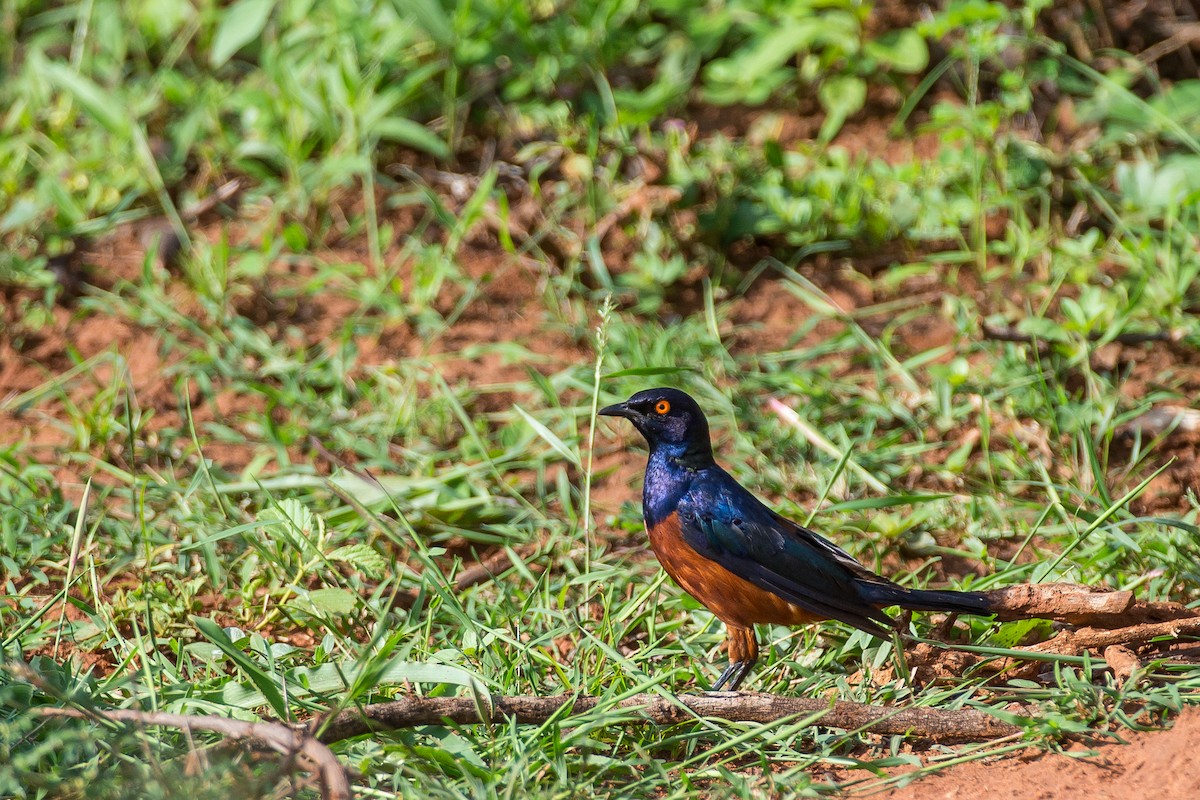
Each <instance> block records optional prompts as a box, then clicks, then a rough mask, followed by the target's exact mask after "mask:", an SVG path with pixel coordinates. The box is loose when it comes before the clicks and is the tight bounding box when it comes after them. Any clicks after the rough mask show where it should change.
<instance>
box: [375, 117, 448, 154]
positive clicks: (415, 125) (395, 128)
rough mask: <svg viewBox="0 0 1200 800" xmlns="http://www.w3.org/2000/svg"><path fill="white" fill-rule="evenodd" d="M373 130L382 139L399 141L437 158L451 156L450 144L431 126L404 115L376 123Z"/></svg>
mask: <svg viewBox="0 0 1200 800" xmlns="http://www.w3.org/2000/svg"><path fill="white" fill-rule="evenodd" d="M371 131H372V132H373V133H374V134H375V135H376V136H378V137H379V138H380V139H381V140H383V141H386V142H398V143H399V144H404V145H408V146H409V147H412V148H413V149H416V150H421V151H423V152H426V153H429V154H430V155H431V156H435V157H436V158H449V157H450V155H451V153H450V146H449V145H448V144H446V142H445V140H443V139H442V138H441V137H440V136H438V135H437V134H436V133H434V132H433V131H431V130H429V128H427V127H425V126H424V125H422V124H421V123H419V122H414V121H413V120H411V119H405V118H404V117H388V118H386V119H381V120H380V121H379V122H377V123H375V125H374V127H373V128H372V129H371Z"/></svg>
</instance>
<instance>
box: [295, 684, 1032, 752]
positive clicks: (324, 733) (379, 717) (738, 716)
mask: <svg viewBox="0 0 1200 800" xmlns="http://www.w3.org/2000/svg"><path fill="white" fill-rule="evenodd" d="M599 703H600V700H599V698H596V697H574V696H571V695H558V696H556V697H534V696H529V695H522V696H510V697H502V696H499V695H494V696H492V697H491V698H490V700H489V701H488V705H489V707H488V708H484V709H482V710H481V709H480V706H479V705H477V703H476V700H475V698H473V697H407V698H405V699H403V700H396V701H393V702H390V703H375V704H373V705H368V706H365V707H363V708H360V709H350V710H346V711H342V712H341V713H339V714H337V715H336V716H335V717H333V718H332V719H331V720H329V721H328V722H327V723H325V724H324V725H323V726H321V727H320V728H319V729H318V731H317V738H319V739H320V740H321V741H322V742H326V743H329V742H337V741H341V740H342V739H348V738H350V737H352V736H361V735H363V734H366V733H371V732H373V731H380V730H390V729H394V728H411V727H413V726H416V725H443V724H446V723H447V722H453V723H457V724H459V725H475V724H480V723H486V722H493V721H509V722H517V723H519V724H524V725H539V724H542V723H544V722H546V721H547V720H549V719H551V718H552V717H556V716H560V715H562V716H568V715H576V714H584V713H586V712H588V711H591V710H592V709H594V708H596V707H597V706H598V705H599ZM614 707H615V708H620V709H625V710H627V711H630V712H636V716H635V720H636V721H640V722H643V723H654V724H658V725H675V724H679V723H682V722H687V721H689V720H693V719H696V718H698V717H710V718H715V719H724V720H729V721H730V722H776V721H778V720H783V719H788V718H798V717H803V716H810V715H814V714H820V715H821V717H820V719H819V721H817V722H816V723H814V724H818V725H822V726H827V727H830V728H842V729H844V730H862V731H865V732H868V733H877V734H883V735H904V734H911V735H914V736H919V737H921V738H925V739H932V740H934V741H940V742H975V741H986V740H989V739H997V738H1000V737H1003V736H1011V735H1014V734H1018V733H1020V732H1021V729H1020V728H1018V727H1017V726H1015V725H1011V724H1009V723H1007V722H1002V721H1001V720H999V719H996V718H995V717H993V716H990V715H989V714H986V713H984V712H982V711H975V710H970V709H961V710H945V709H937V708H888V707H885V706H875V705H865V704H863V703H852V702H849V701H845V700H841V701H835V702H831V701H829V700H822V699H816V698H807V697H783V696H780V695H773V694H758V693H753V692H740V693H734V692H729V693H725V692H715V693H711V694H698V695H680V696H677V697H661V696H659V695H651V694H637V695H633V696H632V697H627V698H625V699H624V700H621V701H620V702H618V703H615V704H614ZM564 711H565V712H566V713H565V714H564V713H563V712H564ZM622 721H628V718H622ZM314 727H315V726H314Z"/></svg>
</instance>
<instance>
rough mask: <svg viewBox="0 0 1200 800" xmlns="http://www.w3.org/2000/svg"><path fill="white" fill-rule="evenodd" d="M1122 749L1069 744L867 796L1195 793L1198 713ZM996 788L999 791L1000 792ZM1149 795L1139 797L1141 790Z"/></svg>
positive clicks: (1043, 797) (1069, 798)
mask: <svg viewBox="0 0 1200 800" xmlns="http://www.w3.org/2000/svg"><path fill="white" fill-rule="evenodd" d="M1128 742H1129V743H1128V744H1118V743H1113V744H1104V745H1100V746H1098V747H1095V748H1088V747H1085V746H1083V745H1075V746H1074V747H1072V748H1071V749H1070V750H1069V751H1068V752H1069V753H1070V755H1061V754H1057V753H1049V754H1045V755H1037V754H1033V755H1031V756H1018V757H1009V758H1003V759H1000V760H997V761H992V762H988V761H975V762H972V763H969V764H964V765H962V766H959V767H955V768H953V769H951V770H949V771H947V772H944V773H941V774H936V775H933V776H931V777H928V778H925V779H923V780H919V781H916V782H914V783H911V784H909V785H908V786H905V787H904V788H902V789H896V790H894V791H891V792H888V793H887V794H880V795H875V797H879V798H884V799H885V800H978V798H983V797H1004V798H1010V799H1011V800H1074V799H1075V798H1080V797H1086V798H1088V800H1128V799H1129V798H1137V797H1139V796H1141V797H1152V798H1153V800H1191V799H1192V798H1194V797H1196V796H1197V795H1198V793H1200V709H1194V708H1189V709H1187V710H1185V711H1184V712H1183V713H1182V714H1180V715H1179V718H1178V719H1177V720H1176V721H1175V726H1174V727H1173V728H1171V730H1169V731H1160V732H1154V733H1139V734H1132V735H1129V736H1128ZM999 787H1003V790H1000V789H999ZM1147 791H1149V794H1147V795H1142V794H1140V793H1141V792H1147Z"/></svg>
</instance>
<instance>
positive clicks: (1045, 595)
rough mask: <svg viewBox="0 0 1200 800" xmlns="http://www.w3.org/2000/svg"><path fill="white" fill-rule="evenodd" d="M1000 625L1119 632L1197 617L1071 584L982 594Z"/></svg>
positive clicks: (1171, 606) (1181, 608) (1179, 607)
mask: <svg viewBox="0 0 1200 800" xmlns="http://www.w3.org/2000/svg"><path fill="white" fill-rule="evenodd" d="M984 594H985V595H987V598H988V600H989V601H990V602H991V604H992V610H993V611H994V612H995V614H996V618H997V619H999V620H1002V621H1009V620H1015V619H1028V618H1030V617H1038V618H1041V619H1053V620H1058V621H1059V622H1066V623H1068V624H1071V625H1088V626H1092V627H1099V628H1123V627H1126V626H1129V625H1136V624H1140V623H1148V622H1164V621H1167V620H1172V619H1187V618H1194V617H1196V616H1197V612H1196V610H1195V609H1191V608H1188V607H1187V606H1185V605H1183V604H1181V603H1148V602H1145V601H1142V600H1138V599H1137V598H1136V597H1134V595H1133V592H1127V591H1117V592H1113V591H1107V590H1105V589H1096V588H1093V587H1090V586H1079V585H1076V584H1073V583H1037V584H1021V585H1018V586H1009V587H1007V588H1004V589H994V590H992V591H990V592H984Z"/></svg>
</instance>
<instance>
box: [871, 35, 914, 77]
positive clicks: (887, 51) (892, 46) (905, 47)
mask: <svg viewBox="0 0 1200 800" xmlns="http://www.w3.org/2000/svg"><path fill="white" fill-rule="evenodd" d="M863 52H865V53H866V54H867V55H869V56H872V57H873V58H875V59H876V60H878V61H879V62H880V63H882V64H883V65H885V66H889V67H891V68H892V69H894V70H896V71H897V72H906V73H910V74H911V73H916V72H920V71H921V70H923V69H925V67H927V66H928V65H929V48H928V47H927V46H926V45H925V40H924V39H922V38H921V34H919V33H917V32H916V31H914V30H913V29H912V28H904V29H902V30H898V31H888V32H887V33H884V34H882V35H880V36H878V37H876V38H874V39H871V40H868V41H867V42H866V44H864V45H863Z"/></svg>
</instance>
